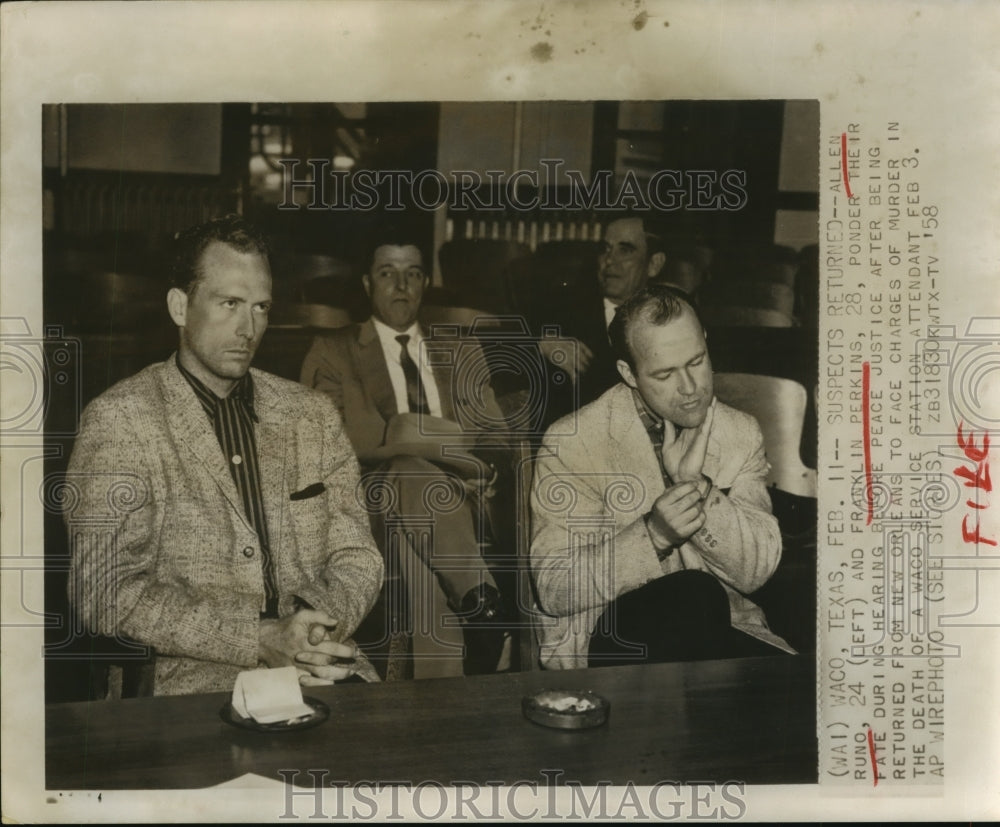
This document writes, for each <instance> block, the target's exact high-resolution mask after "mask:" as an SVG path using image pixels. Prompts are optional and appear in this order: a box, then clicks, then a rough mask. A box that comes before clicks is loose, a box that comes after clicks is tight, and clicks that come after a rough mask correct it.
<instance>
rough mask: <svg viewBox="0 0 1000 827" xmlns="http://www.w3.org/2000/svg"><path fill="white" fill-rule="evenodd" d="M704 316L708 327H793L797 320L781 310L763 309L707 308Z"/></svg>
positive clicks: (718, 306) (720, 306)
mask: <svg viewBox="0 0 1000 827" xmlns="http://www.w3.org/2000/svg"><path fill="white" fill-rule="evenodd" d="M702 315H703V316H704V318H705V321H706V323H707V324H708V325H710V326H712V325H714V326H717V327H793V326H794V325H795V320H794V319H793V318H792V317H791V316H789V315H788V314H787V313H782V312H781V311H780V310H768V309H765V308H761V307H737V306H730V305H715V306H711V307H706V308H705V309H704V310H703V311H702Z"/></svg>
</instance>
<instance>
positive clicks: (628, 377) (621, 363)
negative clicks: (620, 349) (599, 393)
mask: <svg viewBox="0 0 1000 827" xmlns="http://www.w3.org/2000/svg"><path fill="white" fill-rule="evenodd" d="M615 367H616V368H618V374H619V375H620V376H621V378H622V381H623V382H624V383H625V384H626V385H628V386H629V387H630V388H632V389H633V390H635V388H636V382H635V374H633V373H632V368H630V367H629V366H628V362H626V361H625V360H624V359H619V360H618V361H617V362H615Z"/></svg>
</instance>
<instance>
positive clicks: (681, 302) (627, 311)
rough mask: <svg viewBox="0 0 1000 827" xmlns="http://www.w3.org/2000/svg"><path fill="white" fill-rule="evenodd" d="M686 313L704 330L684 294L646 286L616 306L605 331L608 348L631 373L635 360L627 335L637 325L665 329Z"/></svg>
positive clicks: (670, 287) (674, 289) (668, 286)
mask: <svg viewBox="0 0 1000 827" xmlns="http://www.w3.org/2000/svg"><path fill="white" fill-rule="evenodd" d="M685 311H687V312H688V313H690V314H691V315H692V316H694V317H695V318H696V319H697V320H698V324H700V325H701V327H702V330H704V328H705V325H704V324H703V323H702V321H701V316H700V315H699V314H698V310H697V308H696V307H695V306H694V305H693V304H691V299H690V298H689V297H688V296H687V294H686V293H685V292H684V291H683V290H681V289H680V288H679V287H676V286H674V285H672V284H662V283H655V282H650V283H649V284H647V285H646V286H645V287H643V288H642V289H641V290H638V291H637V292H636V293H634V294H633V295H632V296H631V297H630V298H628V299H626V300H625V301H624V302H622V303H621V305H619V307H618V310H617V311H616V312H615V317H614V319H612V320H611V325H610V326H609V327H608V336H609V337H610V339H611V347H612V349H613V350H614V354H615V356H616V357H617V358H618V359H621V360H623V361H624V362H625V363H626V364H627V365H628V366H629V367H630V368H632V369H633V370H635V356H634V355H633V354H632V348H631V346H630V344H629V333H630V331H631V329H632V328H633V327H634V326H635V324H636V323H637V322H640V321H644V322H648V323H649V324H653V325H665V324H667V322H671V321H673V320H674V319H677V318H679V317H680V316H682V315H683V314H684V312H685Z"/></svg>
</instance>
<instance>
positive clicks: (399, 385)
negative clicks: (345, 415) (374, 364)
mask: <svg viewBox="0 0 1000 827" xmlns="http://www.w3.org/2000/svg"><path fill="white" fill-rule="evenodd" d="M372 322H373V324H374V325H375V332H376V333H378V338H379V341H380V342H381V343H382V353H384V354H385V366H386V368H387V369H388V371H389V381H390V382H391V383H392V392H393V393H394V394H395V396H396V411H397V413H407V412H408V411H409V410H410V403H409V400H408V399H407V396H406V375H405V374H404V373H403V364H402V362H401V361H400V358H399V357H400V355H401V353H402V347H401V346H400V344H399V342H397V341H396V337H397V336H399V335H400V331H398V330H393V329H392V328H391V327H389V325H387V324H385V323H384V322H380V321H379V320H378V319H376V318H375V317H374V316H372ZM402 332H403V333H405V334H406V335H407V336H409V337H410V341H409V342H408V343H407V345H406V350H407V352H408V353H409V354H410V358H411V359H413V363H414V364H415V365H416V366H417V370H419V371H420V381H421V382H422V383H423V386H424V398H425V399H426V400H427V407H428V409H429V410H430V412H431V415H432V416H441V396H440V394H439V393H438V387H437V382H436V381H435V379H434V371H433V370H431V366H430V365H429V364H427V360H426V359H421V358H420V343H421V342H422V341H423V338H424V334H423V332H422V331H421V330H420V325H419V324H418V323H417V322H414V323H413V324H412V325H410V327H409V329H408V330H404V331H402Z"/></svg>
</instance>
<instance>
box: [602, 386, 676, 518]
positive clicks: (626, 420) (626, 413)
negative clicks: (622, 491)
mask: <svg viewBox="0 0 1000 827" xmlns="http://www.w3.org/2000/svg"><path fill="white" fill-rule="evenodd" d="M609 411H610V414H611V418H610V421H609V422H608V444H609V445H610V446H611V448H612V450H611V460H612V462H613V463H614V464H615V468H616V470H618V471H620V472H622V473H627V474H633V475H635V476H637V477H638V478H639V479H640V480H641V481H642V484H643V486H644V487H645V491H646V501H647V502H646V505H650V504H651V503H652V502H653V501H654V500H655V499H656V498H657V497H659V496H660V494H662V493H663V492H664V490H665V486H664V483H663V474H662V473H661V472H660V460H659V457H657V456H656V451H655V450H654V448H653V443H652V442H650V439H649V434H647V433H646V429H645V428H644V427H643V424H642V420H641V419H639V414H638V413H636V410H635V402H634V401H633V400H632V391H631V389H630V388H629V387H628V385H625V384H624V383H621V384H618V385H616V386H615V388H614V391H613V396H612V397H611V404H610V406H609Z"/></svg>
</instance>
